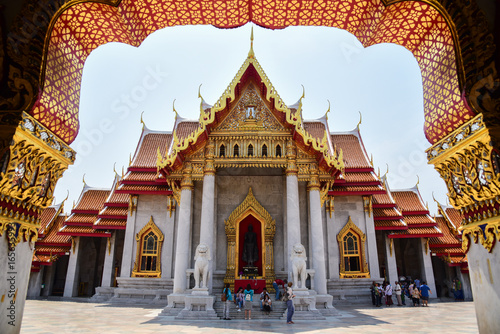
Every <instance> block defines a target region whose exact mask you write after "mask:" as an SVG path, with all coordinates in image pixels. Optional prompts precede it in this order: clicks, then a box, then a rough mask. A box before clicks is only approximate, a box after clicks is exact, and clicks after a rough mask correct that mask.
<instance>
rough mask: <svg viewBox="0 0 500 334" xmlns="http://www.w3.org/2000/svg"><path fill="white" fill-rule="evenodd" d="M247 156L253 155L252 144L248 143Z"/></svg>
mask: <svg viewBox="0 0 500 334" xmlns="http://www.w3.org/2000/svg"><path fill="white" fill-rule="evenodd" d="M248 156H249V157H253V145H252V144H250V145H248Z"/></svg>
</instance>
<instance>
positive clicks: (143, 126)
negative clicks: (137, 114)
mask: <svg viewBox="0 0 500 334" xmlns="http://www.w3.org/2000/svg"><path fill="white" fill-rule="evenodd" d="M142 114H144V111H143V112H141V123H142V130H144V128H145V127H146V123H144V120H143V119H142Z"/></svg>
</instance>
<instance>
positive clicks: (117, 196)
mask: <svg viewBox="0 0 500 334" xmlns="http://www.w3.org/2000/svg"><path fill="white" fill-rule="evenodd" d="M129 200H130V195H129V194H122V193H117V192H116V191H115V189H113V193H112V194H111V196H109V197H108V199H107V200H106V203H126V204H128V203H129Z"/></svg>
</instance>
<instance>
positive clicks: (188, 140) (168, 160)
mask: <svg viewBox="0 0 500 334" xmlns="http://www.w3.org/2000/svg"><path fill="white" fill-rule="evenodd" d="M250 65H252V66H253V67H254V68H255V70H256V71H257V73H258V75H259V76H260V77H261V78H262V83H263V84H264V85H265V86H266V88H267V89H266V100H267V101H268V102H272V101H273V102H274V106H273V107H274V108H275V110H277V111H279V112H281V113H283V114H285V117H284V119H285V121H286V122H287V123H288V124H289V125H293V126H294V131H295V132H296V133H297V134H299V135H300V136H302V138H303V141H304V144H305V145H306V146H312V148H313V149H314V150H316V151H318V152H321V153H322V154H323V157H324V159H325V161H326V163H327V165H328V166H330V167H334V168H336V169H338V170H341V171H343V170H344V168H345V166H344V161H343V159H342V152H340V153H339V154H338V155H337V152H330V149H329V147H330V146H329V145H328V134H327V133H326V132H325V135H324V136H323V138H322V139H321V140H318V139H317V138H315V137H313V136H312V135H310V134H309V133H308V132H306V131H305V130H304V128H303V127H302V123H303V120H302V116H301V115H302V113H301V109H302V99H301V100H300V102H299V107H298V109H297V111H296V112H294V113H292V111H291V110H290V109H289V108H288V107H287V105H286V103H285V102H284V101H283V100H282V99H281V97H280V96H279V95H278V93H277V91H276V89H275V88H274V87H273V85H272V83H271V81H270V80H269V78H268V77H267V75H266V74H265V72H264V70H263V69H262V67H261V66H260V64H259V62H258V61H257V59H255V58H253V57H252V58H251V57H248V58H247V59H246V60H245V62H244V63H243V65H242V66H241V68H240V69H239V71H238V73H237V74H236V76H235V77H234V78H233V80H232V81H231V83H230V84H229V86H228V87H227V88H226V90H225V91H224V93H223V94H222V96H221V97H220V98H219V100H218V101H217V102H216V103H215V105H214V106H213V107H211V108H210V109H207V110H203V108H200V117H199V124H200V126H199V127H198V128H197V129H196V130H195V131H193V132H192V133H191V134H190V135H188V136H186V137H184V138H183V139H180V138H179V137H178V135H177V129H175V130H174V133H173V139H172V140H173V144H172V145H171V151H170V152H167V156H166V157H165V158H163V157H161V154H160V155H159V156H158V159H157V168H158V170H160V169H163V168H165V167H167V166H173V165H174V162H175V161H176V159H177V155H178V154H179V153H180V152H182V151H184V150H185V149H187V148H188V147H189V145H191V144H193V143H196V142H197V140H198V137H199V136H200V135H202V134H203V133H206V128H207V126H208V125H209V124H212V123H213V122H214V121H215V119H216V114H217V112H219V111H222V110H224V109H226V108H227V106H228V103H231V102H233V101H235V99H236V85H237V84H238V83H239V82H240V80H241V78H242V76H243V74H244V73H245V71H246V69H247V68H248V67H249V66H250ZM291 167H292V166H291Z"/></svg>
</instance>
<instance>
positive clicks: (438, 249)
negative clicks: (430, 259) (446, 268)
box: [431, 247, 465, 255]
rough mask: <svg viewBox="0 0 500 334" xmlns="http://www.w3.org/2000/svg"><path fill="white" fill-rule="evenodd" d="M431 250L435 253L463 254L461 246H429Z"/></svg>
mask: <svg viewBox="0 0 500 334" xmlns="http://www.w3.org/2000/svg"><path fill="white" fill-rule="evenodd" d="M431 250H432V252H433V253H436V254H445V255H446V254H448V253H449V254H464V250H463V249H462V247H431ZM464 255H465V254H464Z"/></svg>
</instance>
